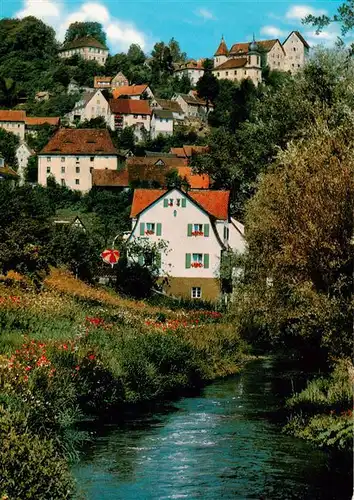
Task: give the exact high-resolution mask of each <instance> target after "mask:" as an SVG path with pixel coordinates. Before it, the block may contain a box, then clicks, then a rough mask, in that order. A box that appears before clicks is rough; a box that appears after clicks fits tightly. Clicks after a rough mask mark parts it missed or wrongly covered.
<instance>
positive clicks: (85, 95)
mask: <svg viewBox="0 0 354 500" xmlns="http://www.w3.org/2000/svg"><path fill="white" fill-rule="evenodd" d="M97 92H101V89H92V90H86V91H85V92H84V93H83V94H82V97H81V99H80V101H83V102H84V106H86V105H87V104H88V103H89V102H90V101H91V99H92V98H93V97H94V96H95V94H97ZM80 101H78V102H77V104H78V105H80Z"/></svg>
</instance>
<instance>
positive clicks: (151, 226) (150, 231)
mask: <svg viewBox="0 0 354 500" xmlns="http://www.w3.org/2000/svg"><path fill="white" fill-rule="evenodd" d="M146 234H155V224H154V223H153V222H147V223H146Z"/></svg>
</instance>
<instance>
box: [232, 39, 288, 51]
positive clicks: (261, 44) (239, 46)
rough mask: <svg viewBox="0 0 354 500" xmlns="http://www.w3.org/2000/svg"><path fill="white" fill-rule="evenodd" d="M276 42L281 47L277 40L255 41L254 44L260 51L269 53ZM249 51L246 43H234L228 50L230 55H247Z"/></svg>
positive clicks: (248, 45)
mask: <svg viewBox="0 0 354 500" xmlns="http://www.w3.org/2000/svg"><path fill="white" fill-rule="evenodd" d="M277 42H278V43H279V45H280V46H281V47H282V44H281V43H280V41H279V40H278V38H274V39H273V40H260V41H256V44H257V45H258V48H260V49H261V50H262V51H264V52H270V51H271V50H272V48H273V47H274V45H275V44H276V43H277ZM249 50H250V44H249V43H248V42H244V43H234V44H233V46H232V47H231V49H230V55H239V54H247V53H248V52H249ZM283 50H284V49H283Z"/></svg>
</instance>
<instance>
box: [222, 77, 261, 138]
mask: <svg viewBox="0 0 354 500" xmlns="http://www.w3.org/2000/svg"><path fill="white" fill-rule="evenodd" d="M232 97H233V98H232V101H233V102H232V111H231V113H230V123H229V128H230V130H231V131H232V132H234V131H235V130H236V129H237V128H239V125H240V124H241V123H243V122H245V121H246V120H248V119H249V118H250V115H251V111H252V107H253V104H254V102H255V99H256V97H257V89H256V87H255V85H254V83H253V82H252V80H249V79H247V80H242V82H241V84H240V86H239V87H238V88H236V89H235V90H234V92H233V96H232Z"/></svg>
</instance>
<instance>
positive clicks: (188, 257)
mask: <svg viewBox="0 0 354 500" xmlns="http://www.w3.org/2000/svg"><path fill="white" fill-rule="evenodd" d="M191 260H192V256H191V254H190V253H186V269H190V267H191Z"/></svg>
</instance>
